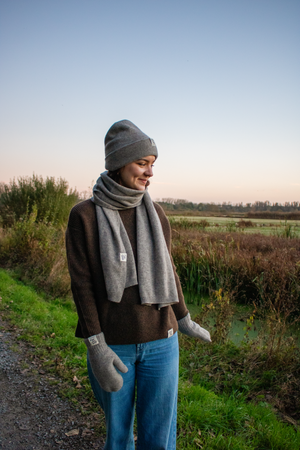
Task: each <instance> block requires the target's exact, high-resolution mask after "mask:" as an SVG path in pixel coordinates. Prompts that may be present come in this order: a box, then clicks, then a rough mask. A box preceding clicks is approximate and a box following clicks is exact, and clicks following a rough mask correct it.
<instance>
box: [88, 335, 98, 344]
mask: <svg viewBox="0 0 300 450" xmlns="http://www.w3.org/2000/svg"><path fill="white" fill-rule="evenodd" d="M88 339H89V343H90V344H91V345H97V344H98V339H97V336H90V337H89V338H88Z"/></svg>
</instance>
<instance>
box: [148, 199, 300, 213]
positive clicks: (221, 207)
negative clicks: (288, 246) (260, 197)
mask: <svg viewBox="0 0 300 450" xmlns="http://www.w3.org/2000/svg"><path fill="white" fill-rule="evenodd" d="M157 203H159V204H160V205H161V206H162V207H163V208H164V210H166V211H174V212H175V211H191V212H192V211H203V212H214V213H222V214H228V213H257V212H269V213H272V212H282V213H291V212H300V202H285V203H278V202H276V203H271V202H269V201H265V202H260V201H256V202H254V203H243V202H241V203H231V202H223V203H214V202H211V203H193V202H189V201H188V200H183V199H175V198H162V199H159V200H157Z"/></svg>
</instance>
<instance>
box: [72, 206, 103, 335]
mask: <svg viewBox="0 0 300 450" xmlns="http://www.w3.org/2000/svg"><path fill="white" fill-rule="evenodd" d="M66 251H67V259H68V267H69V273H70V277H71V289H72V293H73V298H74V302H75V304H76V308H77V313H78V320H79V325H80V326H79V327H78V328H80V333H77V332H76V335H80V337H84V338H88V337H90V336H93V335H95V334H98V333H100V332H101V327H100V321H99V315H98V310H97V306H96V298H95V292H94V287H93V280H92V275H91V270H90V266H89V264H90V263H89V260H88V255H87V246H86V235H85V230H84V226H83V223H82V221H81V220H80V217H79V215H78V213H77V211H76V207H75V208H73V210H72V211H71V214H70V218H69V223H68V228H67V231H66ZM78 328H77V330H78Z"/></svg>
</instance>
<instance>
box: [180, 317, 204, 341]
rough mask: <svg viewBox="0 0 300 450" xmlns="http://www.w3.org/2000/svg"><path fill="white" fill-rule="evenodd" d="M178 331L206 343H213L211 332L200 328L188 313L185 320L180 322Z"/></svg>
mask: <svg viewBox="0 0 300 450" xmlns="http://www.w3.org/2000/svg"><path fill="white" fill-rule="evenodd" d="M178 329H179V331H180V332H181V333H183V334H186V335H187V336H191V337H195V338H199V339H202V341H205V342H211V338H210V333H209V331H207V330H205V328H202V327H200V325H199V324H198V323H196V322H193V320H192V319H191V315H190V313H188V314H187V315H186V316H185V317H183V319H180V320H178Z"/></svg>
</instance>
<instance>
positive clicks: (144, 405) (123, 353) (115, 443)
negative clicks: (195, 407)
mask: <svg viewBox="0 0 300 450" xmlns="http://www.w3.org/2000/svg"><path fill="white" fill-rule="evenodd" d="M109 347H110V348H111V349H112V350H113V351H114V352H115V353H116V354H117V355H118V356H119V357H120V358H121V360H122V361H123V363H124V364H125V365H126V366H127V367H128V372H127V373H125V374H123V373H122V374H121V375H122V377H123V381H124V384H123V387H122V389H120V390H119V391H118V392H106V391H104V390H103V389H102V388H101V387H100V385H99V383H98V382H97V380H96V378H95V377H94V374H93V372H92V370H91V367H90V363H89V359H88V371H89V377H90V382H91V386H92V389H93V391H94V394H95V397H96V399H97V401H98V403H99V404H100V406H101V408H102V409H103V411H104V413H105V420H106V443H105V447H104V449H105V450H134V448H135V445H134V436H133V422H134V414H135V403H136V415H137V428H138V432H137V434H138V438H137V449H138V450H175V449H176V421H177V392H178V363H179V352H178V337H177V333H175V334H174V335H173V336H172V337H170V338H167V339H160V340H157V341H152V342H147V343H145V344H133V345H110V346H109Z"/></svg>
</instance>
